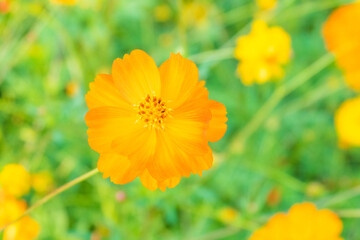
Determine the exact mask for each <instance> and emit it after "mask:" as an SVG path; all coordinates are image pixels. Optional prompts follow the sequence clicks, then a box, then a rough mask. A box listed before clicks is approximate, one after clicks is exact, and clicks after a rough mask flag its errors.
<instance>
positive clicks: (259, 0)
mask: <svg viewBox="0 0 360 240" xmlns="http://www.w3.org/2000/svg"><path fill="white" fill-rule="evenodd" d="M256 4H257V6H258V7H259V8H260V9H261V10H270V9H272V8H274V7H275V6H276V4H277V0H256Z"/></svg>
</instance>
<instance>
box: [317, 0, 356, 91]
mask: <svg viewBox="0 0 360 240" xmlns="http://www.w3.org/2000/svg"><path fill="white" fill-rule="evenodd" d="M359 21H360V2H356V3H353V4H349V5H345V6H342V7H340V8H338V9H337V10H335V11H334V12H333V13H332V14H331V15H330V17H329V18H328V20H327V21H326V22H325V25H324V28H323V34H324V39H325V42H326V45H327V48H328V49H329V51H331V52H333V53H334V54H335V56H336V60H337V64H338V65H339V67H340V68H341V69H342V70H344V72H345V80H346V83H347V84H348V85H349V86H350V87H351V88H353V89H354V90H357V91H359V90H360V57H359V56H360V25H359V24H356V23H357V22H359Z"/></svg>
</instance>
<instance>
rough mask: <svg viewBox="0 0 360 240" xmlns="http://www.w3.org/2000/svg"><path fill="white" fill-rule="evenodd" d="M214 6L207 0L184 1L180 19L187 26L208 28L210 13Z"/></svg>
mask: <svg viewBox="0 0 360 240" xmlns="http://www.w3.org/2000/svg"><path fill="white" fill-rule="evenodd" d="M211 10H212V8H211V5H210V4H209V3H205V2H195V1H194V2H187V3H184V5H183V8H182V10H181V14H180V18H181V19H180V20H181V21H182V23H183V24H184V25H185V26H187V27H196V28H199V29H207V28H208V27H209V13H210V12H211Z"/></svg>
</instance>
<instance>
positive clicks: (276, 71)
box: [235, 20, 291, 85]
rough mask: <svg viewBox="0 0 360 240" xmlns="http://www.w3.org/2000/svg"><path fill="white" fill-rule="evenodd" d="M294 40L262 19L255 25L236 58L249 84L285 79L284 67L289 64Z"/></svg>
mask: <svg viewBox="0 0 360 240" xmlns="http://www.w3.org/2000/svg"><path fill="white" fill-rule="evenodd" d="M290 55H291V39H290V36H289V34H287V33H286V32H285V31H284V30H283V29H282V28H280V27H268V26H267V24H266V23H265V22H264V21H262V20H256V21H255V22H254V23H253V24H252V29H251V32H250V33H249V34H248V35H246V36H241V37H239V38H238V41H237V46H236V49H235V57H236V58H237V59H238V60H240V63H239V66H238V69H237V72H238V74H239V75H240V78H241V80H242V82H243V83H244V84H245V85H251V84H252V83H254V82H255V83H259V84H262V83H265V82H268V81H270V80H272V79H279V78H282V77H283V75H284V70H283V68H282V65H284V64H286V63H288V62H289V59H290Z"/></svg>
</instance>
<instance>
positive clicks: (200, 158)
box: [85, 50, 227, 191]
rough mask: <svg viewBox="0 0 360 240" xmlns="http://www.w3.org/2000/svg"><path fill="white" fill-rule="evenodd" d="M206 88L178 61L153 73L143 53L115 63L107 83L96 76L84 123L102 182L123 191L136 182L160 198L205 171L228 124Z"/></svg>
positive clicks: (103, 76)
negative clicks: (213, 145) (158, 191)
mask: <svg viewBox="0 0 360 240" xmlns="http://www.w3.org/2000/svg"><path fill="white" fill-rule="evenodd" d="M204 85H205V82H204V81H199V72H198V69H197V67H196V65H195V64H194V63H193V62H192V61H190V60H188V59H186V58H183V57H182V56H181V55H180V54H171V56H170V59H168V60H167V61H165V62H164V63H163V64H162V65H161V66H160V67H159V68H158V67H157V66H156V64H155V62H154V60H153V59H152V58H151V57H150V56H149V55H147V54H146V53H145V52H143V51H141V50H134V51H132V52H131V53H130V55H128V54H126V55H125V56H124V58H123V59H120V58H118V59H116V60H115V61H114V63H113V66H112V74H111V75H107V74H100V75H98V76H97V77H96V79H95V82H93V83H91V84H90V91H89V92H88V94H87V95H86V97H85V98H86V102H87V105H88V107H89V109H90V110H89V112H88V113H87V114H86V117H85V121H86V124H87V126H88V127H89V130H88V131H87V133H88V136H89V139H88V141H89V144H90V147H91V148H92V149H94V150H95V151H97V152H99V153H100V158H99V161H98V169H99V171H101V172H103V173H104V175H103V177H104V178H108V177H110V179H111V181H113V182H114V183H116V184H126V183H128V182H131V181H133V180H134V179H135V178H136V177H138V176H139V177H140V180H141V182H142V184H143V185H144V186H145V187H146V188H148V189H150V190H155V189H157V188H160V189H161V190H162V191H164V190H165V189H166V187H169V188H172V187H175V186H176V185H177V184H178V183H179V181H180V178H181V177H188V176H190V174H191V173H193V174H199V175H201V174H202V171H204V170H208V169H209V168H210V167H211V165H212V161H213V158H212V150H211V149H210V147H209V146H208V141H210V142H215V141H218V140H220V139H221V138H222V137H223V135H224V134H225V131H226V121H227V118H226V108H225V106H224V105H223V104H221V103H219V102H216V101H214V100H210V99H209V98H208V91H207V90H206V88H205V87H204Z"/></svg>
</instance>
